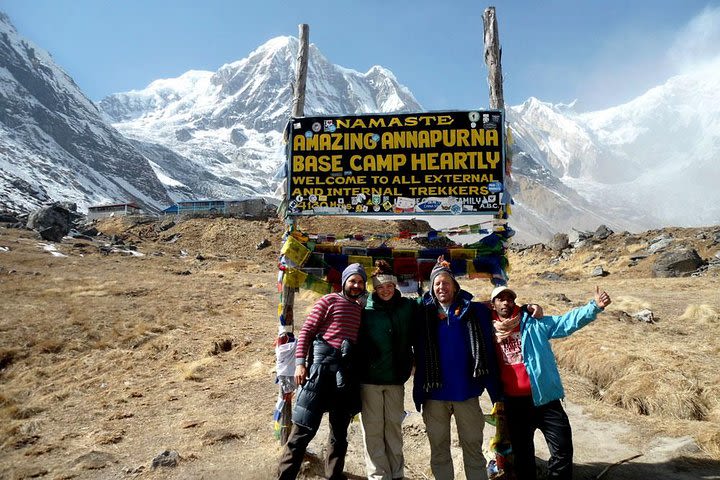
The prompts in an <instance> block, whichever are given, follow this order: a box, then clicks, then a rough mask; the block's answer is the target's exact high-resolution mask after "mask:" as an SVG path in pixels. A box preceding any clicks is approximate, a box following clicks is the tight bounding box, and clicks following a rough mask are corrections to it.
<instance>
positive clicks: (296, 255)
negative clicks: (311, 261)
mask: <svg viewBox="0 0 720 480" xmlns="http://www.w3.org/2000/svg"><path fill="white" fill-rule="evenodd" d="M280 253H281V254H282V255H285V258H287V259H288V260H290V261H291V262H293V263H294V264H295V265H297V266H302V264H303V263H305V260H306V259H307V258H308V256H309V255H310V250H309V249H308V248H307V247H306V246H305V245H303V244H302V243H300V241H298V240H297V239H296V238H295V237H293V236H292V235H290V236H288V237H287V240H285V243H284V244H283V246H282V248H281V249H280Z"/></svg>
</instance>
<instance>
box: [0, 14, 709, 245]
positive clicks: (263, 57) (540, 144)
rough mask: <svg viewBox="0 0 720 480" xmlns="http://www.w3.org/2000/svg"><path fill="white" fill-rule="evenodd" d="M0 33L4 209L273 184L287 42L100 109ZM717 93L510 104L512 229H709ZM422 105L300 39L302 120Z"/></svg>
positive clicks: (4, 29) (150, 201) (288, 64)
mask: <svg viewBox="0 0 720 480" xmlns="http://www.w3.org/2000/svg"><path fill="white" fill-rule="evenodd" d="M0 37H1V38H0V207H5V208H10V209H15V210H27V209H30V208H34V207H35V206H37V205H39V204H41V203H43V202H47V201H50V200H70V201H74V202H76V203H78V205H79V207H80V208H81V209H85V208H87V206H88V205H91V204H95V203H104V202H119V201H129V200H134V201H138V202H140V203H142V205H143V206H144V207H145V208H146V209H149V210H157V209H160V208H163V207H164V206H166V205H169V204H170V203H171V202H173V201H177V200H181V199H198V198H237V197H241V196H244V195H272V194H273V192H274V191H275V188H276V186H277V184H278V177H277V175H276V174H277V173H278V172H279V171H280V170H281V169H282V166H283V165H284V162H285V147H284V145H283V140H282V136H283V129H284V128H285V125H286V122H287V119H288V118H289V114H290V106H291V103H292V97H293V82H294V71H295V57H296V55H297V51H298V46H299V42H298V40H297V39H296V38H293V37H277V38H273V39H271V40H269V41H268V42H266V43H265V44H263V45H261V46H260V47H258V48H257V49H256V50H255V51H253V52H251V53H250V54H249V55H248V56H247V57H246V58H243V59H241V60H238V61H235V62H231V63H228V64H226V65H223V66H222V67H220V68H219V69H218V70H217V71H215V72H209V71H189V72H186V73H185V74H183V75H181V76H179V77H177V78H170V79H161V80H156V81H154V82H152V83H151V84H150V85H148V86H147V87H146V88H144V89H141V90H133V91H130V92H124V93H116V94H113V95H110V96H108V97H106V98H104V99H102V100H101V101H100V102H99V103H98V104H97V106H96V105H95V104H93V103H92V102H91V101H90V100H88V99H87V98H86V97H85V96H84V95H83V93H82V92H81V91H80V90H79V88H78V87H77V85H75V83H74V82H73V81H72V79H71V78H70V77H69V76H68V75H67V74H66V73H65V72H64V71H63V70H62V69H61V68H60V67H58V66H57V65H56V64H55V63H54V61H53V60H52V58H51V57H50V55H49V54H47V53H46V52H44V51H43V50H41V49H40V48H38V47H36V46H34V45H33V44H32V43H31V42H29V41H27V40H25V39H23V38H21V37H20V36H19V35H18V34H17V32H16V31H15V29H14V28H13V27H12V26H11V25H10V23H9V20H8V19H7V17H6V16H4V15H0ZM718 87H720V66H719V65H718V64H714V65H713V64H710V65H707V66H706V68H704V69H702V70H697V71H693V72H692V73H688V74H685V75H681V76H677V77H673V78H671V79H669V80H668V81H667V82H666V83H665V84H663V85H660V86H658V87H656V88H653V89H651V90H650V91H648V92H647V93H645V94H644V95H642V96H640V97H638V98H637V99H635V100H633V101H631V102H629V103H627V104H624V105H620V106H617V107H614V108H611V109H607V110H603V111H599V112H590V113H577V112H575V111H574V105H552V104H549V103H546V102H542V101H540V100H538V99H535V98H530V99H528V100H527V101H526V102H525V103H523V104H522V105H518V106H512V107H508V108H507V110H506V113H507V121H508V124H509V128H510V131H511V132H512V136H513V139H514V144H513V146H512V158H513V181H512V182H511V183H510V185H509V191H510V192H511V193H512V195H513V197H514V200H515V205H514V208H513V215H512V217H511V225H512V226H513V228H514V229H516V230H517V231H518V232H519V234H518V236H519V237H520V238H521V239H523V240H525V241H536V240H543V239H547V238H548V237H549V236H550V235H552V234H553V233H555V232H558V231H565V232H567V231H569V230H570V229H571V228H578V229H594V228H595V227H596V226H597V225H598V224H600V223H605V224H607V225H609V226H611V228H614V229H628V230H639V229H645V228H652V227H659V226H664V225H677V226H691V225H704V224H717V223H720V201H719V200H720V198H719V197H720V194H719V193H718V191H717V189H715V188H714V185H713V183H714V180H715V179H716V178H717V173H718V155H719V152H720V93H718V92H720V88H718ZM420 111H423V109H422V107H421V106H420V104H419V103H418V102H417V100H416V99H415V98H414V97H413V95H412V93H411V92H410V91H409V90H408V89H407V88H406V87H404V86H403V85H401V84H400V83H399V82H398V80H397V79H396V78H395V76H394V75H393V74H392V72H390V71H389V70H387V69H385V68H383V67H380V66H374V67H372V68H371V69H369V70H368V71H367V72H366V73H361V72H357V71H354V70H350V69H347V68H343V67H340V66H337V65H334V64H332V63H330V62H329V61H328V60H327V59H326V58H325V57H324V56H323V55H322V53H321V52H320V51H319V50H318V49H317V48H316V47H315V46H314V45H311V47H310V55H309V68H308V80H307V92H306V103H305V112H306V114H307V115H327V114H332V115H337V114H362V113H377V112H386V113H390V112H420ZM460 220H461V221H462V222H465V223H467V222H472V221H473V219H469V218H467V217H463V218H461V219H460ZM443 221H444V220H443ZM437 223H438V224H440V223H443V222H437Z"/></svg>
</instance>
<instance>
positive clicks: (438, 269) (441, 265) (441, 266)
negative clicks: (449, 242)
mask: <svg viewBox="0 0 720 480" xmlns="http://www.w3.org/2000/svg"><path fill="white" fill-rule="evenodd" d="M441 273H444V274H445V275H447V276H449V277H450V278H451V279H452V281H453V283H454V284H455V288H456V290H457V291H456V292H455V293H457V292H459V291H460V284H459V283H458V282H457V280H455V275H453V273H452V270H450V264H449V263H448V262H446V261H444V260H441V261H439V262H438V263H436V264H435V266H434V267H433V269H432V271H431V272H430V292H431V293H432V295H433V296H435V292H434V291H433V285H434V284H435V278H436V277H437V276H438V275H440V274H441Z"/></svg>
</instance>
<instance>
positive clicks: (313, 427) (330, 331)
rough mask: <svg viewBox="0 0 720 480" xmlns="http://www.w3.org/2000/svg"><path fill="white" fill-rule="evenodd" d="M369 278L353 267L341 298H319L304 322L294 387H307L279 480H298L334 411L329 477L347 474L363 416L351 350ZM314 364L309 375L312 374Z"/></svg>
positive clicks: (345, 277)
mask: <svg viewBox="0 0 720 480" xmlns="http://www.w3.org/2000/svg"><path fill="white" fill-rule="evenodd" d="M366 281H367V275H366V273H365V270H364V269H363V267H362V265H360V264H359V263H353V264H352V265H349V266H348V267H347V268H346V269H345V270H344V271H343V273H342V293H330V294H328V295H325V296H323V297H322V298H320V299H319V300H318V301H317V302H316V303H315V305H314V306H313V309H312V311H311V312H310V314H309V315H308V317H307V318H306V319H305V323H304V324H303V326H302V329H301V330H300V335H299V336H298V344H297V350H296V352H295V361H296V367H295V382H296V383H297V384H298V385H302V388H301V389H300V391H299V392H298V395H297V400H296V402H295V409H294V410H293V415H292V421H293V426H292V430H291V431H290V435H289V437H288V441H287V443H286V444H285V447H284V448H283V453H282V455H281V457H280V466H279V468H278V477H277V478H278V479H279V480H286V479H294V478H296V477H297V475H298V473H299V471H300V466H301V464H302V460H303V457H304V455H305V450H306V449H307V446H308V444H309V443H310V441H311V440H312V439H313V438H314V437H315V434H316V433H317V430H318V427H319V426H320V420H321V419H322V416H323V413H324V412H329V418H328V420H329V425H330V434H329V438H328V448H327V458H326V460H325V475H326V477H327V478H329V479H331V480H338V479H344V478H346V477H345V476H344V474H343V469H344V467H345V453H346V452H347V446H348V442H347V429H348V426H349V425H350V421H351V420H352V417H353V415H355V414H356V413H357V412H359V411H360V392H359V384H358V383H357V381H356V380H355V379H353V378H352V372H351V371H350V370H351V368H350V367H351V364H352V361H351V358H352V346H353V345H354V344H355V343H356V342H357V337H358V330H359V328H360V316H361V313H362V305H361V303H360V301H361V299H362V298H363V297H364V295H365V282H366ZM308 365H309V371H308Z"/></svg>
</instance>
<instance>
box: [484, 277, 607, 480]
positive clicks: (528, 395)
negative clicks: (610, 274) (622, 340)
mask: <svg viewBox="0 0 720 480" xmlns="http://www.w3.org/2000/svg"><path fill="white" fill-rule="evenodd" d="M516 298H517V295H516V294H515V292H514V291H513V290H511V289H510V288H508V287H505V286H501V287H497V288H495V289H494V290H493V292H492V294H491V296H490V302H491V303H492V308H493V314H492V317H493V327H494V329H495V350H496V353H497V355H498V364H499V369H500V378H501V381H502V387H503V391H504V394H505V397H504V400H505V415H506V417H507V424H508V430H509V433H510V442H511V443H512V449H513V456H514V459H515V460H514V466H515V472H516V474H517V477H518V478H519V479H521V480H535V478H536V477H535V475H536V474H535V445H534V443H533V437H534V435H535V430H536V429H540V431H541V432H542V433H543V435H544V436H545V441H546V442H547V444H548V450H549V451H550V459H549V460H548V476H549V478H562V479H568V480H569V479H572V456H573V445H572V431H571V429H570V421H569V420H568V417H567V414H566V413H565V410H564V409H563V407H562V404H561V403H560V400H561V399H562V398H564V397H565V392H564V390H563V386H562V382H561V380H560V373H559V371H558V367H557V364H556V363H555V356H554V355H553V352H552V349H551V347H550V339H551V338H562V337H566V336H568V335H570V334H571V333H573V332H575V331H576V330H579V329H580V328H582V327H584V326H585V325H587V324H588V323H590V322H592V321H593V320H595V318H596V317H597V314H598V313H600V312H602V311H603V309H604V308H605V307H606V306H608V305H610V296H609V295H608V294H607V293H606V292H604V291H603V292H601V291H600V289H599V288H596V289H595V299H594V300H591V301H590V302H588V304H587V305H585V306H583V307H579V308H575V309H573V310H571V311H569V312H567V313H566V314H564V315H551V316H544V317H542V318H540V319H535V318H531V317H530V316H529V315H527V314H526V313H524V312H522V311H521V310H520V308H519V307H518V306H517V305H516V304H515V299H516Z"/></svg>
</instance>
